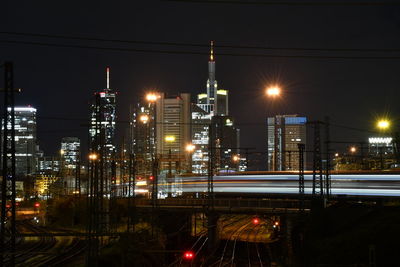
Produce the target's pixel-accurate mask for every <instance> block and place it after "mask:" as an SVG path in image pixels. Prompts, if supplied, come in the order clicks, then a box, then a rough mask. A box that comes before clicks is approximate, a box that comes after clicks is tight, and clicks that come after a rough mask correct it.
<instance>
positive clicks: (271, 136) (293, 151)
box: [267, 115, 307, 171]
mask: <svg viewBox="0 0 400 267" xmlns="http://www.w3.org/2000/svg"><path fill="white" fill-rule="evenodd" d="M306 123H307V118H306V117H299V116H298V115H276V116H275V117H269V118H267V169H268V170H270V171H289V170H298V169H299V153H298V146H297V145H298V144H306ZM304 156H305V155H304Z"/></svg>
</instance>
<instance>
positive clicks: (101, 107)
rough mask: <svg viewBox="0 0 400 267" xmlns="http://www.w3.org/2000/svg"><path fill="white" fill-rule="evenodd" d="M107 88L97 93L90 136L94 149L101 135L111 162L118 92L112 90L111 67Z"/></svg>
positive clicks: (92, 106) (113, 148)
mask: <svg viewBox="0 0 400 267" xmlns="http://www.w3.org/2000/svg"><path fill="white" fill-rule="evenodd" d="M106 80H107V87H106V88H105V89H104V90H102V91H100V92H96V93H95V100H94V101H93V102H92V104H91V109H90V118H91V122H90V128H89V135H90V139H91V146H92V148H93V145H94V142H95V139H96V138H95V137H96V135H99V136H100V138H99V140H100V142H101V144H97V145H98V146H101V145H104V148H105V151H104V156H105V157H106V158H105V159H106V161H109V160H110V159H111V157H112V155H113V153H114V151H115V140H114V138H115V121H116V113H115V109H116V101H115V100H116V92H115V91H114V90H113V89H111V88H110V67H107V68H106Z"/></svg>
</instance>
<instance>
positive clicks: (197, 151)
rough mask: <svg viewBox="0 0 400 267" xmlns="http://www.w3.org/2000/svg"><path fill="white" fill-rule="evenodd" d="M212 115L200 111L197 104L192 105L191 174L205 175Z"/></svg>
mask: <svg viewBox="0 0 400 267" xmlns="http://www.w3.org/2000/svg"><path fill="white" fill-rule="evenodd" d="M211 117H212V115H211V114H210V113H209V112H207V111H205V110H204V109H202V108H201V107H200V106H199V104H197V105H196V104H193V105H192V144H193V145H194V150H193V152H192V172H193V173H197V174H206V173H207V164H208V140H209V134H208V129H209V125H210V123H211Z"/></svg>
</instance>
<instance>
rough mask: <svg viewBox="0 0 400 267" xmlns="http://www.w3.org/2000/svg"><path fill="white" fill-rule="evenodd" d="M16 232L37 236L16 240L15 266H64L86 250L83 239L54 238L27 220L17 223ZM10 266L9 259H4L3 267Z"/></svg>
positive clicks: (47, 231)
mask: <svg viewBox="0 0 400 267" xmlns="http://www.w3.org/2000/svg"><path fill="white" fill-rule="evenodd" d="M59 231H60V230H58V232H59ZM17 232H18V233H31V234H38V236H36V237H35V236H34V237H25V238H19V239H18V243H17V245H16V254H15V259H14V261H15V266H46V267H47V266H56V265H60V264H64V263H67V262H68V261H71V260H72V259H75V258H76V257H77V256H79V255H80V254H82V253H83V252H84V251H85V248H86V241H85V240H84V239H80V238H76V237H74V238H71V237H58V238H56V237H54V236H52V235H51V231H49V230H48V229H45V228H43V227H39V226H37V225H34V224H33V223H31V222H30V221H29V220H24V221H18V222H17ZM39 234H40V235H39ZM43 234H45V235H43ZM10 265H11V262H10V259H6V261H5V266H10Z"/></svg>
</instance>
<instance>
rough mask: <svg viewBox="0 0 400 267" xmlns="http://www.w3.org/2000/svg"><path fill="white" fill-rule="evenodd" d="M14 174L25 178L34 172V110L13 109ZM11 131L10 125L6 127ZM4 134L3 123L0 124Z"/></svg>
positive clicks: (28, 107) (30, 108)
mask: <svg viewBox="0 0 400 267" xmlns="http://www.w3.org/2000/svg"><path fill="white" fill-rule="evenodd" d="M9 109H10V108H9ZM14 110H15V174H16V176H17V178H20V179H22V178H25V177H26V176H27V175H31V174H33V173H35V171H36V163H37V162H36V161H37V149H36V148H37V147H36V108H34V107H31V106H26V107H15V108H14ZM7 127H8V129H9V130H11V125H8V126H7ZM2 132H4V123H2Z"/></svg>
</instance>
